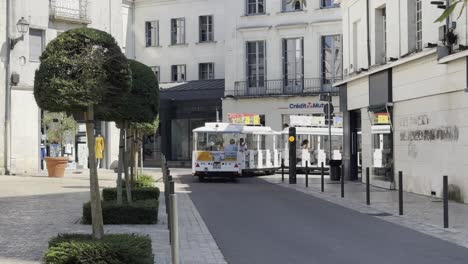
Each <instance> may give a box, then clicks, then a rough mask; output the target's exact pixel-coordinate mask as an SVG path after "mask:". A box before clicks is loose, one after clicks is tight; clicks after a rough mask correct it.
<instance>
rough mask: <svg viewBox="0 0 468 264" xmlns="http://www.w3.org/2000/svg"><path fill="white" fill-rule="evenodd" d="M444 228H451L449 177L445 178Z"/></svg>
mask: <svg viewBox="0 0 468 264" xmlns="http://www.w3.org/2000/svg"><path fill="white" fill-rule="evenodd" d="M443 188H444V228H448V227H449V215H448V176H444V186H443Z"/></svg>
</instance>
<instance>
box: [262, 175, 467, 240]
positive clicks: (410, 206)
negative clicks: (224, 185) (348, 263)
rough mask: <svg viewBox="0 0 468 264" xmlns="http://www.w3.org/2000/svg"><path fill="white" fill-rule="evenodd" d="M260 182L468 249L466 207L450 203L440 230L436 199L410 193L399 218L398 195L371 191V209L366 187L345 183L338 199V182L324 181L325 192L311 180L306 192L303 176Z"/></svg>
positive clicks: (317, 181)
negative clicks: (290, 180) (292, 182)
mask: <svg viewBox="0 0 468 264" xmlns="http://www.w3.org/2000/svg"><path fill="white" fill-rule="evenodd" d="M261 178H262V179H264V180H266V181H268V182H270V183H273V184H278V185H280V186H283V187H286V188H292V189H295V190H297V191H300V192H304V193H307V194H309V195H313V196H315V197H318V198H321V199H324V200H327V201H329V202H332V203H335V204H339V205H342V206H345V207H347V208H350V209H353V210H356V211H359V212H361V213H365V214H370V215H382V213H384V214H383V215H382V216H376V217H378V218H380V219H383V220H386V221H389V222H392V223H395V224H399V225H402V226H405V227H408V228H411V229H414V230H417V231H420V232H422V233H425V234H428V235H432V236H434V237H438V238H441V239H444V240H446V241H450V242H452V243H456V244H458V245H461V246H464V247H467V248H468V205H467V204H460V203H454V202H450V203H449V222H450V228H449V229H444V228H443V205H442V201H441V199H439V198H434V197H427V196H423V195H417V194H413V193H407V192H405V193H404V199H403V200H404V215H403V216H399V215H398V192H397V191H390V190H385V189H380V188H376V187H371V205H370V206H367V205H366V190H365V185H364V184H361V183H358V182H346V184H345V198H344V199H343V198H341V186H340V183H339V182H330V181H329V180H326V184H325V192H324V193H322V192H321V190H320V178H319V177H317V176H311V177H310V178H309V188H305V179H304V175H298V180H297V184H296V185H290V184H288V176H287V175H285V182H284V183H282V182H281V175H273V176H263V177H261Z"/></svg>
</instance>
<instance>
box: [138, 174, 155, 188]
mask: <svg viewBox="0 0 468 264" xmlns="http://www.w3.org/2000/svg"><path fill="white" fill-rule="evenodd" d="M135 187H137V188H140V187H154V178H153V176H150V175H146V174H143V175H140V176H138V179H137V180H136V181H135Z"/></svg>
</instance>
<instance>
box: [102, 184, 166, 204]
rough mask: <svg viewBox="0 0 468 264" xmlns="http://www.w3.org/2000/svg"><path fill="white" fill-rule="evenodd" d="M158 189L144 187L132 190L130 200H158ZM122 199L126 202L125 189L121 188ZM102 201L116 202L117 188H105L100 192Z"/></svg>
mask: <svg viewBox="0 0 468 264" xmlns="http://www.w3.org/2000/svg"><path fill="white" fill-rule="evenodd" d="M159 193H160V191H159V188H157V187H144V188H133V189H132V200H133V201H141V200H159ZM122 198H123V200H124V201H126V200H127V193H126V190H125V188H122ZM102 199H104V201H115V200H117V188H105V189H103V190H102Z"/></svg>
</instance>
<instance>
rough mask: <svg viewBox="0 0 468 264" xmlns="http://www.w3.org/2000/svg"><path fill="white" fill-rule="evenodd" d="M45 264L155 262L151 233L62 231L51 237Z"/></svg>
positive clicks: (128, 263) (151, 263)
mask: <svg viewBox="0 0 468 264" xmlns="http://www.w3.org/2000/svg"><path fill="white" fill-rule="evenodd" d="M43 260H44V263H45V264H94V263H98V264H153V263H154V255H153V253H152V248H151V239H150V238H149V236H140V235H129V234H119V235H117V234H116V235H106V236H104V237H103V239H101V240H95V239H93V238H92V237H91V235H84V234H60V235H58V236H57V237H55V238H52V239H51V240H50V241H49V249H48V250H47V252H46V253H45V254H44V258H43Z"/></svg>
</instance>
